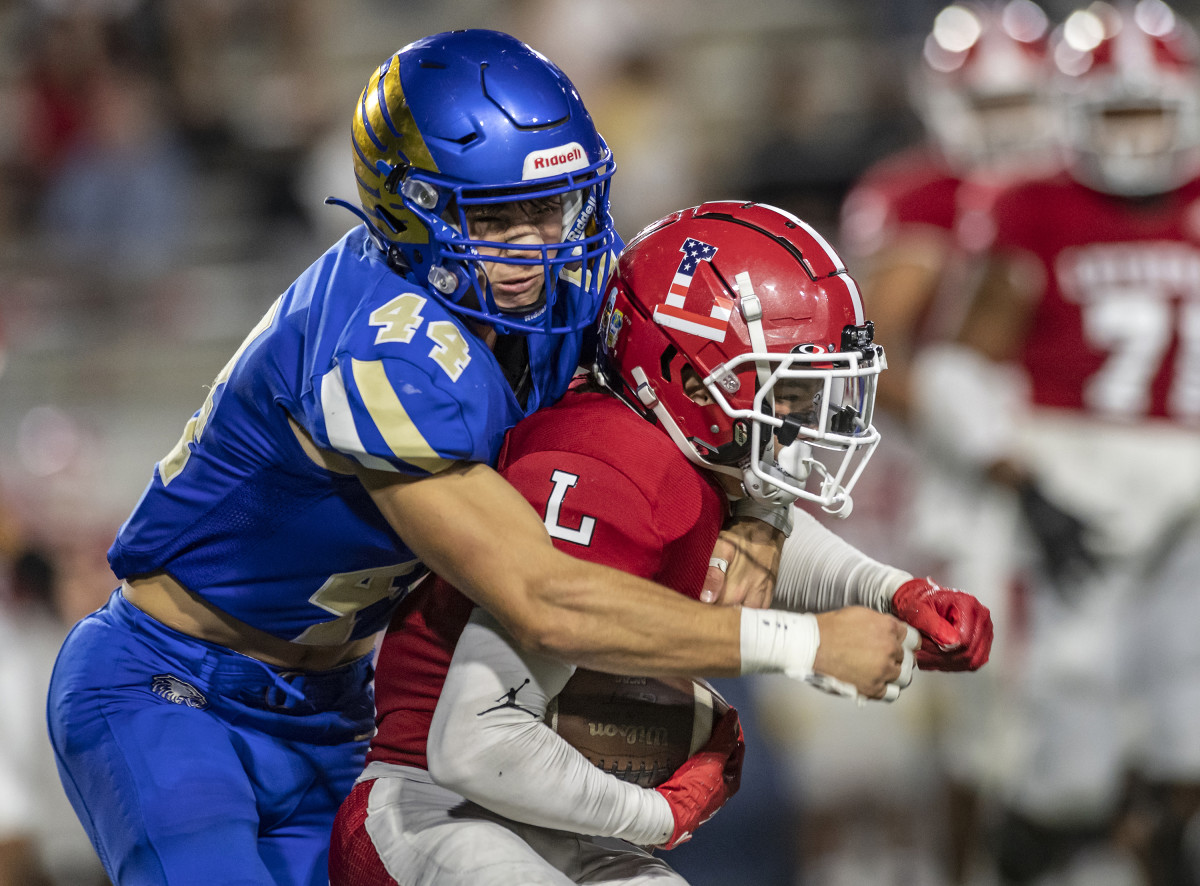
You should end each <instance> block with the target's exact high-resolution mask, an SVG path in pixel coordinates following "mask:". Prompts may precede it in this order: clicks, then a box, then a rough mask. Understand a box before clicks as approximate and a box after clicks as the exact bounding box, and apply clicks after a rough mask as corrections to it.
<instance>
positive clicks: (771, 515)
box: [729, 496, 796, 535]
mask: <svg viewBox="0 0 1200 886" xmlns="http://www.w3.org/2000/svg"><path fill="white" fill-rule="evenodd" d="M795 510H796V509H795V507H793V506H792V505H790V504H786V505H766V504H763V503H762V502H760V501H755V500H754V499H753V498H750V496H746V497H745V498H735V499H734V500H733V501H731V502H730V503H729V513H730V515H731V516H734V517H753V518H754V519H755V520H762V521H763V522H764V523H766V524H767V525H769V526H774V527H775V528H776V529H778V530H779V531H780V532H782V533H783V534H784V535H791V534H792V526H793V525H794V522H795V520H794V511H795Z"/></svg>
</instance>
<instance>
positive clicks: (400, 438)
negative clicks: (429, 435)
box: [352, 360, 454, 474]
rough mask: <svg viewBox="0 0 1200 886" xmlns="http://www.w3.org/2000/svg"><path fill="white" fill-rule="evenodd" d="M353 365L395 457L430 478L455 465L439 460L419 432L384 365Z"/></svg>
mask: <svg viewBox="0 0 1200 886" xmlns="http://www.w3.org/2000/svg"><path fill="white" fill-rule="evenodd" d="M352 364H353V368H354V383H355V384H356V385H357V386H358V393H359V395H360V396H361V397H362V399H363V403H364V404H365V405H366V407H367V412H368V413H369V414H370V416H371V420H372V421H374V422H375V427H376V428H378V429H379V433H380V434H381V435H382V436H383V439H384V442H385V443H387V445H388V448H389V449H391V450H392V454H393V455H395V456H396V457H397V458H402V459H404V460H405V461H406V462H408V463H409V464H410V465H412V466H413V467H417V468H421V469H422V470H426V471H429V473H431V474H436V473H437V472H438V471H441V470H444V469H445V468H448V467H450V465H452V464H454V461H453V460H451V459H445V458H442V457H440V456H439V455H438V454H437V452H436V451H434V449H433V447H432V446H430V445H429V443H428V442H426V440H425V438H424V437H423V436H422V435H421V432H420V431H419V430H417V426H416V425H415V424H413V421H412V419H411V418H409V417H408V412H407V411H405V409H404V405H403V404H402V403H401V402H400V398H399V397H397V396H396V392H395V391H394V390H393V389H392V383H391V382H390V381H388V377H387V373H386V372H385V371H384V368H383V363H381V362H380V361H378V360H372V361H369V362H368V361H364V360H354V361H352Z"/></svg>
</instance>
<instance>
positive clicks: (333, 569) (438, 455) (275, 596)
mask: <svg viewBox="0 0 1200 886" xmlns="http://www.w3.org/2000/svg"><path fill="white" fill-rule="evenodd" d="M352 147H353V152H354V153H353V160H354V168H355V173H356V175H357V177H358V182H359V197H360V202H361V208H359V207H349V208H351V209H352V211H354V212H355V213H357V214H358V215H359V217H360V218H361V220H362V222H363V224H362V225H360V226H358V227H356V228H354V229H353V230H352V231H350V232H349V233H348V234H347V235H346V237H345V238H343V239H342V240H341V241H340V242H339V243H337V244H336V245H334V246H333V247H332V248H331V249H330V250H329V251H328V252H327V253H326V254H325V255H324V256H322V257H321V258H320V259H318V260H317V261H316V263H314V264H313V265H312V266H311V267H310V268H309V269H308V270H307V271H305V272H304V273H303V274H302V275H301V276H300V277H299V278H298V279H297V280H296V282H295V283H294V284H293V285H292V286H290V287H289V288H288V289H287V291H286V292H284V293H283V295H281V296H280V297H279V298H278V299H277V300H276V301H275V303H274V304H273V305H271V307H270V308H269V309H268V310H267V312H266V314H265V315H264V317H263V318H262V321H261V322H260V323H259V324H258V326H256V327H255V328H254V329H253V330H251V332H250V335H249V336H248V337H247V338H246V340H245V342H244V343H243V345H242V347H241V348H240V349H239V350H238V352H237V353H236V354H235V355H234V356H233V357H232V358H231V359H230V361H229V363H228V364H227V365H226V367H225V368H224V369H223V370H222V371H221V373H220V374H219V376H218V377H217V379H216V381H215V382H214V384H213V386H212V388H211V390H210V393H209V396H208V398H207V400H206V401H205V403H204V404H203V406H202V407H201V409H200V410H199V411H198V412H196V414H195V415H194V416H193V417H192V419H191V420H190V421H189V422H188V424H187V426H186V428H185V431H184V434H183V436H182V438H181V439H180V441H179V443H178V444H177V446H176V447H175V448H174V449H173V450H172V451H171V452H170V453H168V455H167V456H166V457H165V458H163V459H162V461H161V462H159V463H158V465H157V466H156V468H155V471H154V475H153V478H152V480H151V482H150V484H149V485H148V487H147V488H146V491H145V493H144V494H143V496H142V499H141V501H140V502H139V503H138V505H137V506H136V508H135V510H134V511H133V513H132V515H131V516H130V517H129V519H128V520H127V521H126V523H125V524H124V525H123V526H122V527H121V529H120V531H119V533H118V536H117V539H116V542H115V543H114V544H113V546H112V548H111V550H110V552H109V562H110V565H111V566H112V568H113V570H114V572H115V573H116V575H117V576H118V577H119V578H120V579H122V584H121V586H120V588H119V589H118V590H117V591H115V592H114V593H113V595H112V596H111V598H110V600H109V603H108V604H107V605H106V606H105V607H104V608H103V609H101V610H99V611H98V612H96V613H93V614H92V615H90V616H88V617H87V618H85V619H84V620H82V621H81V622H80V623H79V624H78V625H77V626H76V628H75V629H74V630H73V631H72V633H71V635H70V636H69V637H68V638H67V640H66V642H65V644H64V646H63V649H62V650H61V652H60V655H59V658H58V662H57V665H56V668H55V673H54V677H53V680H52V683H51V687H50V698H49V711H48V715H49V726H50V734H51V740H52V743H53V745H54V748H55V751H56V755H57V761H58V764H59V768H60V774H61V776H62V780H63V783H64V786H65V788H66V790H67V793H68V795H69V796H70V797H71V800H72V803H73V805H74V806H75V809H76V812H77V814H78V815H79V817H80V819H81V820H82V821H83V822H84V825H85V827H86V828H87V829H88V831H89V835H90V837H91V838H92V841H93V844H94V845H95V846H96V849H97V851H98V853H99V855H100V857H101V860H102V861H103V862H104V864H105V867H106V869H107V870H108V872H109V875H110V877H111V878H112V879H113V880H114V881H117V882H121V883H122V884H125V883H129V884H139V883H163V882H170V883H172V884H179V883H210V882H219V881H226V882H227V881H229V880H230V879H231V878H238V879H239V881H240V882H245V883H251V882H254V883H273V884H274V883H289V884H290V883H324V882H325V879H326V868H327V853H328V834H329V828H330V826H331V823H332V821H333V817H334V815H335V813H336V810H337V807H338V804H339V803H340V802H341V800H342V799H343V798H344V796H345V795H346V794H347V793H348V792H349V790H350V787H351V786H352V784H353V781H354V779H355V778H356V777H357V775H358V774H359V772H360V771H361V769H362V761H363V755H364V754H365V751H366V742H367V739H368V737H369V736H370V734H371V731H372V723H373V718H372V714H373V711H372V694H371V678H372V663H371V652H372V649H373V645H374V638H375V635H376V634H377V632H378V631H379V630H381V629H382V628H383V627H384V626H386V624H387V623H388V620H389V617H390V615H391V613H392V611H393V610H394V609H395V607H396V605H397V604H398V603H399V602H400V601H401V600H402V599H403V597H404V596H405V595H406V594H407V593H408V591H409V590H410V588H411V587H412V586H413V585H414V584H415V582H416V581H417V580H419V579H420V577H421V576H422V575H423V574H424V572H425V571H426V569H432V570H434V571H438V572H440V573H442V574H444V575H445V576H446V577H447V578H450V579H452V580H453V581H454V582H455V584H456V585H457V586H458V587H459V588H461V589H462V590H463V591H464V593H466V594H467V595H468V596H470V597H471V598H472V599H473V600H475V601H476V602H479V603H482V604H484V605H486V607H487V608H488V609H489V611H491V612H492V613H493V614H495V615H496V617H497V618H498V619H499V620H500V622H501V623H502V624H504V626H505V627H506V628H507V629H508V630H509V631H510V632H511V633H512V635H513V636H514V637H516V638H517V639H518V641H519V642H521V643H523V644H527V645H529V646H531V647H533V648H535V649H537V650H538V651H541V652H545V653H547V654H553V655H557V656H561V657H563V658H565V659H567V660H572V661H575V660H578V661H579V662H580V663H581V664H585V665H590V666H593V667H600V668H607V669H609V670H614V671H622V670H625V671H629V670H634V671H636V672H638V673H644V672H648V671H649V672H655V671H657V672H666V673H680V672H683V673H704V672H710V673H725V674H737V673H739V672H740V671H743V670H751V671H752V670H755V669H763V670H778V671H792V672H795V673H796V674H797V675H798V676H805V675H806V674H807V672H808V668H809V667H810V666H811V650H810V645H811V644H809V643H807V642H806V641H805V638H804V637H802V636H800V633H801V632H800V631H797V630H793V631H792V632H791V634H790V635H788V625H789V624H799V623H800V622H797V621H796V619H799V618H800V617H799V616H793V617H792V618H791V619H789V618H785V617H781V618H780V619H778V620H777V621H775V622H773V623H772V625H771V626H770V627H768V628H762V629H759V630H754V629H753V628H751V629H744V628H743V627H742V621H743V616H742V614H741V612H740V611H739V610H737V609H736V608H720V609H718V608H716V607H711V606H702V605H699V604H697V603H696V602H694V601H690V600H687V599H685V598H684V597H682V596H681V595H678V594H675V593H673V592H672V591H670V590H669V589H666V588H663V587H661V586H656V585H653V584H651V583H650V582H646V581H644V580H640V579H635V578H633V577H631V576H628V575H626V574H624V573H621V572H619V571H617V570H612V569H602V568H600V567H597V566H594V565H591V564H588V563H585V562H584V561H581V560H578V559H575V558H572V557H568V556H565V555H562V554H559V553H557V552H556V551H555V550H554V548H553V546H552V545H551V544H550V541H549V538H548V536H547V533H546V530H545V527H544V525H543V524H542V522H541V520H539V519H538V517H537V515H536V514H535V513H534V512H533V510H532V509H531V508H530V507H529V506H528V504H527V503H526V502H525V501H524V499H522V498H521V497H520V496H519V495H518V494H517V493H516V492H515V491H514V490H513V489H512V487H511V486H509V485H508V484H507V483H506V482H504V481H503V480H502V479H501V478H500V477H499V476H498V475H497V474H496V473H495V472H494V471H492V470H491V469H490V468H489V467H488V465H489V464H491V463H494V461H495V458H496V456H497V454H498V451H499V447H500V444H501V442H502V441H503V437H504V433H505V431H506V430H507V429H508V428H510V427H511V426H512V425H514V424H515V423H516V422H517V420H518V419H520V418H522V417H523V416H525V415H527V414H529V413H532V412H533V411H534V410H536V409H537V408H539V407H541V406H543V405H547V404H550V403H552V402H554V401H555V400H556V399H557V398H558V397H559V396H561V395H562V393H563V392H564V391H565V390H566V388H567V385H568V383H569V381H570V379H571V377H572V376H573V374H574V372H575V370H576V367H577V365H578V363H579V359H580V354H581V352H582V351H583V348H584V343H583V339H584V332H585V330H587V329H588V328H589V327H592V326H593V324H594V321H595V317H596V315H597V312H598V307H599V297H600V292H601V286H602V285H603V283H604V281H605V279H606V278H607V276H608V271H609V267H610V264H611V262H612V260H613V259H615V249H616V248H617V247H618V246H619V245H620V243H619V239H618V238H617V236H616V234H615V232H614V230H613V227H612V224H611V219H610V216H609V214H608V187H609V179H610V177H611V175H612V173H613V170H614V164H613V160H612V156H611V153H610V152H609V151H608V149H607V147H606V145H605V143H604V141H603V139H602V138H601V137H600V136H599V134H598V133H597V132H596V130H595V127H594V126H593V124H592V121H591V118H590V116H589V115H588V113H587V111H586V109H585V108H584V107H583V105H582V104H581V102H580V99H579V96H578V94H577V92H576V91H575V89H574V87H573V86H572V85H571V84H570V83H569V82H568V81H567V79H566V77H565V76H564V75H563V74H562V72H561V71H560V70H559V69H558V68H557V67H555V66H554V65H553V64H551V63H550V62H549V61H547V60H546V59H545V58H544V57H543V56H541V55H540V54H538V53H535V52H534V51H532V50H531V49H529V47H527V46H525V45H524V44H522V43H520V42H519V41H517V40H515V39H513V38H511V37H509V36H508V35H505V34H500V33H498V32H494V31H477V30H467V31H455V32H450V33H445V34H438V35H435V36H433V37H430V38H426V39H424V40H421V41H417V42H416V43H413V44H410V45H409V46H408V47H405V48H404V49H402V50H400V51H399V52H398V53H396V54H395V55H394V56H392V57H391V58H390V59H388V61H386V62H385V63H384V64H383V65H381V66H380V67H379V69H378V70H377V71H376V72H375V73H374V74H373V76H372V77H371V78H370V81H369V83H368V85H367V87H366V89H364V90H363V93H362V96H361V99H360V101H359V102H358V104H357V105H356V107H355V113H354V118H353V130H352ZM344 205H347V206H349V204H344ZM786 515H787V511H786V508H785V507H784V506H783V505H780V504H777V503H775V502H772V501H770V500H765V501H751V502H750V508H749V509H748V511H747V512H745V513H743V519H742V520H741V521H740V522H737V521H735V522H734V524H733V525H732V530H731V532H730V534H729V535H723V536H722V539H723V540H722V543H721V544H719V545H718V548H716V549H715V550H716V551H717V552H718V555H719V556H720V557H721V558H722V559H728V560H730V567H729V574H728V579H729V585H730V586H731V587H729V588H726V590H727V591H729V592H731V593H733V594H734V596H735V597H738V598H746V597H747V595H749V596H757V597H758V598H762V599H769V595H770V590H771V586H772V578H773V574H774V567H775V564H776V563H777V561H778V555H779V546H780V543H781V540H782V539H781V535H780V532H781V530H780V529H779V527H781V526H785V525H786V523H785V518H786ZM767 521H770V525H769V524H768V522H767ZM739 533H740V535H739ZM735 542H736V544H735ZM701 567H702V568H707V558H705V560H704V562H703V563H702V564H701ZM713 571H714V572H715V571H716V570H713ZM735 573H736V574H735ZM737 574H740V575H741V576H742V578H740V579H739V578H738V577H737ZM710 577H711V573H710ZM720 577H721V575H720V573H719V572H717V578H720ZM747 612H749V610H747ZM662 621H669V622H670V623H671V624H672V625H674V630H673V632H672V634H671V635H670V636H669V637H664V636H662V634H661V632H660V631H658V630H656V629H655V628H654V625H656V624H658V623H661V622H662ZM747 621H748V622H749V623H750V624H752V625H754V626H757V625H759V622H758V621H757V620H751V619H750V618H749V616H747ZM747 630H750V631H751V633H749V634H747V633H746V631H747ZM743 635H745V642H743ZM806 655H807V656H808V658H807V661H806V659H805V656H806Z"/></svg>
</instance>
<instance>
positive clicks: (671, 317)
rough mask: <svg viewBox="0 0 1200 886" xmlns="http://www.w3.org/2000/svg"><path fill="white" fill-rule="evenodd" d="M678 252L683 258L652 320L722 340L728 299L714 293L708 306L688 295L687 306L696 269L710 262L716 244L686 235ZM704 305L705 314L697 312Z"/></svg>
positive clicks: (729, 311) (730, 303)
mask: <svg viewBox="0 0 1200 886" xmlns="http://www.w3.org/2000/svg"><path fill="white" fill-rule="evenodd" d="M679 251H680V252H682V253H683V259H682V260H681V261H680V262H679V269H678V270H677V271H676V272H675V277H674V279H672V280H671V288H670V289H669V290H667V299H666V303H665V304H661V305H655V306H654V322H655V323H657V324H658V325H659V326H667V327H669V328H671V329H678V330H679V331H680V332H689V333H691V334H692V335H698V336H700V337H701V338H707V339H709V340H710V341H718V342H719V341H725V330H726V329H727V328H728V327H729V317H730V314H732V312H733V301H732V300H731V299H728V298H724V297H723V296H719V295H718V296H715V301H713V302H712V303H710V304H708V305H697V304H695V302H696V301H698V300H699V297H698V296H696V297H693V298H692V302H693V304H692V305H691V308H690V309H689V307H688V291H689V290H690V289H691V288H692V277H693V276H695V274H696V268H698V267H699V266H700V262H702V261H712V258H713V256H714V255H716V254H717V247H715V246H710V245H709V244H707V243H703V242H701V241H699V240H696V239H694V238H692V237H688V238H687V239H686V240H684V241H683V245H682V246H680V247H679ZM706 307H707V308H709V312H708V314H707V316H706V315H705V314H703V313H700V311H703V309H704V308H706ZM697 308H699V309H700V310H699V311H698V310H696V309H697Z"/></svg>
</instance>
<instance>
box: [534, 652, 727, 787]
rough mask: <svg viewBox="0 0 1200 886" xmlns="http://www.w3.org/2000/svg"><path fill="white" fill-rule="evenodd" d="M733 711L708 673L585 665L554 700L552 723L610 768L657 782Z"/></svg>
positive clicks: (644, 783) (643, 782)
mask: <svg viewBox="0 0 1200 886" xmlns="http://www.w3.org/2000/svg"><path fill="white" fill-rule="evenodd" d="M727 710H729V704H728V702H726V701H725V699H723V698H722V697H721V696H720V694H719V693H718V692H717V691H716V690H715V689H713V688H712V686H710V685H709V684H708V683H706V682H704V681H703V680H693V679H692V678H690V677H666V678H661V679H659V678H654V677H622V676H617V675H614V674H602V673H599V672H597V671H589V670H585V669H583V668H579V669H578V670H576V671H575V673H574V675H573V676H572V677H571V679H570V680H569V681H568V682H567V685H566V686H564V687H563V690H562V692H560V693H559V694H558V696H557V697H556V698H553V699H551V701H550V704H549V706H548V707H547V709H546V723H547V724H548V725H549V726H550V728H551V729H553V730H554V731H555V732H557V733H558V734H559V735H560V736H562V738H563V740H565V741H566V742H567V743H568V744H570V745H571V746H572V747H574V748H576V749H577V750H579V751H580V752H581V753H582V754H583V755H584V756H585V757H587V758H588V759H589V760H590V761H591V762H592V763H593V764H595V765H596V766H599V767H600V768H601V769H603V770H604V771H605V772H608V773H610V774H612V775H615V776H616V777H617V778H620V779H621V780H623V781H629V782H633V783H634V784H637V785H640V786H641V787H648V788H650V787H656V786H658V785H660V784H662V783H663V782H664V781H666V780H667V779H668V778H670V777H671V774H672V773H673V772H674V771H675V770H676V769H678V768H679V767H680V766H681V765H682V764H683V762H684V761H685V760H687V758H688V757H690V756H691V755H692V754H694V753H696V751H698V750H700V748H702V747H703V746H704V744H705V742H707V741H708V739H709V737H710V736H711V735H712V727H713V723H714V722H716V721H717V720H718V719H720V717H721V715H722V714H724V713H725V712H726V711H727Z"/></svg>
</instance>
